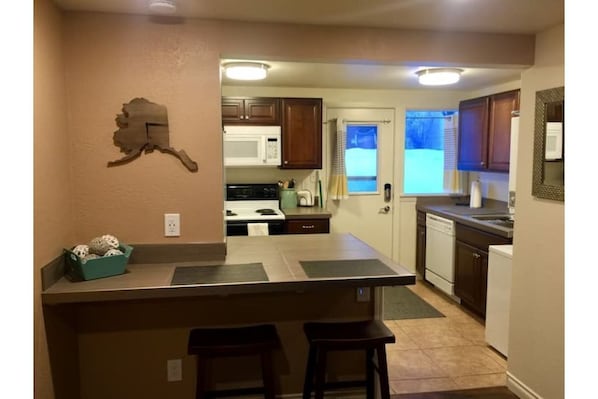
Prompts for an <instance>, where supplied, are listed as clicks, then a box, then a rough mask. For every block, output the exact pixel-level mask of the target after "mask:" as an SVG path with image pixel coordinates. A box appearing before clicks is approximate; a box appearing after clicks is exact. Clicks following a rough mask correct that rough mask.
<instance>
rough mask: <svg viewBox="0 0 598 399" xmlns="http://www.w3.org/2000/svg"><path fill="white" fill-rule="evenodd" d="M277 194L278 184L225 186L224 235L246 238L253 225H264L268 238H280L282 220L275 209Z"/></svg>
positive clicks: (282, 227) (280, 212)
mask: <svg viewBox="0 0 598 399" xmlns="http://www.w3.org/2000/svg"><path fill="white" fill-rule="evenodd" d="M278 190H279V187H278V184H227V185H226V201H225V202H224V207H225V210H226V216H225V217H224V218H225V220H226V235H227V236H239V235H249V230H250V229H249V225H250V224H253V223H267V225H268V226H267V227H268V234H270V235H274V234H282V233H283V230H284V219H285V216H284V213H283V212H282V211H281V210H280V207H279V200H278ZM252 227H253V226H252ZM256 227H257V226H256ZM263 227H265V226H261V227H260V228H263Z"/></svg>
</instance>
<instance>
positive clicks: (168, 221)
mask: <svg viewBox="0 0 598 399" xmlns="http://www.w3.org/2000/svg"><path fill="white" fill-rule="evenodd" d="M164 235H165V236H166V237H178V236H180V235H181V215H180V214H178V213H165V214H164Z"/></svg>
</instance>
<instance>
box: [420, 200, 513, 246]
mask: <svg viewBox="0 0 598 399" xmlns="http://www.w3.org/2000/svg"><path fill="white" fill-rule="evenodd" d="M482 204H483V206H482V207H481V208H470V207H469V206H466V205H465V206H464V205H456V204H455V201H453V200H451V199H450V198H446V199H444V200H440V201H434V202H421V203H420V202H419V200H418V203H417V205H416V209H417V210H418V211H422V212H426V213H432V214H435V215H438V216H441V217H445V218H447V219H451V220H454V221H455V222H457V223H461V224H464V225H467V226H470V227H473V228H476V229H478V230H482V231H485V232H488V233H492V234H496V235H498V236H501V237H505V238H512V237H513V229H512V228H509V227H503V226H499V225H496V224H493V223H491V222H488V221H483V220H478V219H475V218H473V217H472V216H478V215H508V214H509V210H508V208H507V203H506V202H503V201H496V200H492V199H486V198H484V199H483V202H482Z"/></svg>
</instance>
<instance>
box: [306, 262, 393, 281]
mask: <svg viewBox="0 0 598 399" xmlns="http://www.w3.org/2000/svg"><path fill="white" fill-rule="evenodd" d="M299 263H300V264H301V267H302V268H303V270H304V271H305V274H307V277H309V278H331V277H332V278H334V277H356V276H389V275H390V276H396V275H397V273H396V272H395V271H394V270H392V269H391V268H389V267H388V266H386V265H385V264H384V263H382V262H381V261H379V260H378V259H339V260H311V261H304V260H302V261H299Z"/></svg>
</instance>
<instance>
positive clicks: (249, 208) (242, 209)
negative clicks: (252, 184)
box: [224, 201, 285, 222]
mask: <svg viewBox="0 0 598 399" xmlns="http://www.w3.org/2000/svg"><path fill="white" fill-rule="evenodd" d="M224 207H225V209H226V216H225V220H226V221H229V220H230V221H235V220H247V221H254V222H260V221H266V220H284V218H285V217H284V213H282V211H281V210H280V209H279V208H278V201H225V202H224Z"/></svg>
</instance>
